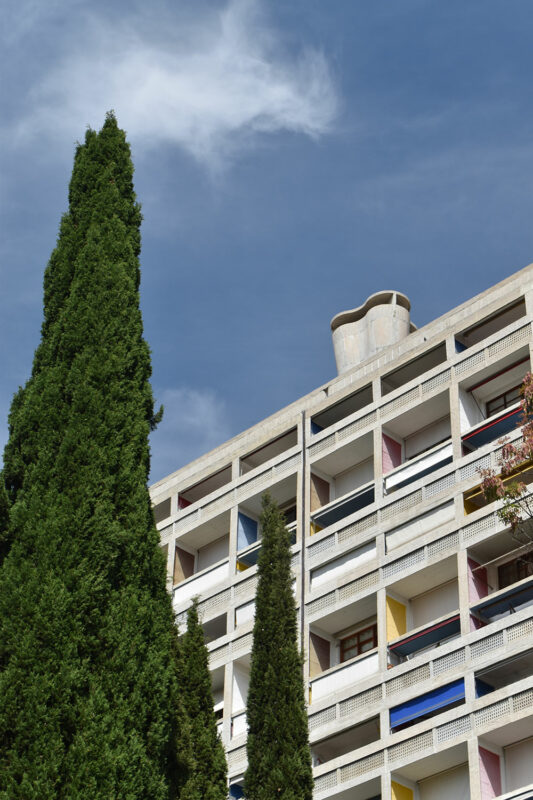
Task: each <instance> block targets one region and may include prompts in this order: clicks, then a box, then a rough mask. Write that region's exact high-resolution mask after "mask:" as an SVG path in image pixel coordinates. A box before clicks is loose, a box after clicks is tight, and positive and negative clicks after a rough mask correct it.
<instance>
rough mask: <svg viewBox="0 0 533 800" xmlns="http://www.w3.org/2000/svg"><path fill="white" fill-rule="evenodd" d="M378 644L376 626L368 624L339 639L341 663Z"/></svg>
mask: <svg viewBox="0 0 533 800" xmlns="http://www.w3.org/2000/svg"><path fill="white" fill-rule="evenodd" d="M377 646H378V626H377V625H376V624H374V625H370V627H369V628H363V629H362V630H360V631H356V633H352V634H350V636H346V638H344V639H341V663H342V662H343V661H348V659H350V658H354V657H355V656H359V655H361V653H367V652H368V651H369V650H373V649H374V648H375V647H377Z"/></svg>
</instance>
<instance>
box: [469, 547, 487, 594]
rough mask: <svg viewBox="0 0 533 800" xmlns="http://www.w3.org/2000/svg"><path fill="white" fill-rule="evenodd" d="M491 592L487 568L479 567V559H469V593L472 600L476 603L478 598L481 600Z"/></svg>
mask: <svg viewBox="0 0 533 800" xmlns="http://www.w3.org/2000/svg"><path fill="white" fill-rule="evenodd" d="M476 567H477V569H476ZM488 593H489V585H488V582H487V570H486V568H485V567H479V564H478V563H477V561H474V559H473V558H469V559H468V594H469V597H470V602H471V603H475V602H476V600H481V598H482V597H486V596H487V595H488Z"/></svg>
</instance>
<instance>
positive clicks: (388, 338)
mask: <svg viewBox="0 0 533 800" xmlns="http://www.w3.org/2000/svg"><path fill="white" fill-rule="evenodd" d="M410 310H411V303H410V302H409V298H408V297H406V296H405V295H404V294H401V293H400V292H376V294H372V295H370V297H369V298H368V300H367V301H366V302H365V303H364V304H363V305H362V306H359V308H353V309H352V310H351V311H341V312H340V314H337V315H336V316H334V317H333V319H332V320H331V331H332V336H333V349H334V351H335V361H336V362H337V371H338V373H339V375H342V373H343V372H347V371H348V370H350V369H352V368H353V367H355V366H357V364H360V363H362V362H363V361H365V360H366V359H367V358H370V356H373V355H374V354H375V353H377V352H378V351H379V350H383V348H384V347H389V345H391V344H395V343H396V342H399V341H400V340H401V339H404V338H405V337H406V336H407V335H408V334H409V333H412V332H413V331H415V330H416V326H415V325H413V323H412V322H411V317H410V313H409V312H410Z"/></svg>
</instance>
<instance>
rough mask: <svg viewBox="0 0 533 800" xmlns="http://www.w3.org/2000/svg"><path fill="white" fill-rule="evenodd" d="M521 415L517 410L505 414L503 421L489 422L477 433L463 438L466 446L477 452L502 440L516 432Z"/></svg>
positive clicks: (519, 410)
mask: <svg viewBox="0 0 533 800" xmlns="http://www.w3.org/2000/svg"><path fill="white" fill-rule="evenodd" d="M521 413H522V411H521V409H520V408H517V409H516V411H513V412H511V413H509V414H507V413H506V414H504V416H503V418H502V419H496V420H494V422H492V423H490V422H489V423H488V425H487V426H484V427H482V428H481V430H480V431H478V432H477V433H471V434H468V435H467V436H465V437H464V438H463V442H464V444H465V445H466V447H468V448H469V449H470V450H477V449H478V447H482V446H483V445H484V444H488V443H489V442H494V441H495V440H496V439H501V438H502V437H503V436H505V435H506V434H507V433H511V432H512V431H514V430H516V426H517V422H518V421H519V419H520V414H521Z"/></svg>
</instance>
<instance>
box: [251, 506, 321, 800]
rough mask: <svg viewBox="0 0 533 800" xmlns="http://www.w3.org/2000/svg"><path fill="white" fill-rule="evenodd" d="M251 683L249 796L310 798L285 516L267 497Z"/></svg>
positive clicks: (287, 799)
mask: <svg viewBox="0 0 533 800" xmlns="http://www.w3.org/2000/svg"><path fill="white" fill-rule="evenodd" d="M261 527H262V532H263V533H262V547H261V553H260V556H259V561H258V575H259V582H258V587H257V595H256V608H255V623H254V632H253V647H252V664H251V673H250V687H249V691H248V701H247V712H246V715H247V722H248V742H247V752H248V769H247V771H246V775H245V785H244V793H245V796H246V798H247V800H273V798H279V800H311V798H312V795H313V778H312V768H311V755H310V751H309V735H308V727H307V713H306V707H305V702H304V689H303V676H302V658H301V654H300V652H299V650H298V637H297V618H296V607H295V601H294V595H293V591H292V575H291V553H290V537H289V533H288V531H287V529H286V527H285V520H284V517H283V514H282V513H281V512H280V510H279V508H278V507H277V505H276V503H275V502H274V501H273V500H272V498H271V497H270V496H269V495H268V494H265V495H264V496H263V510H262V514H261Z"/></svg>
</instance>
